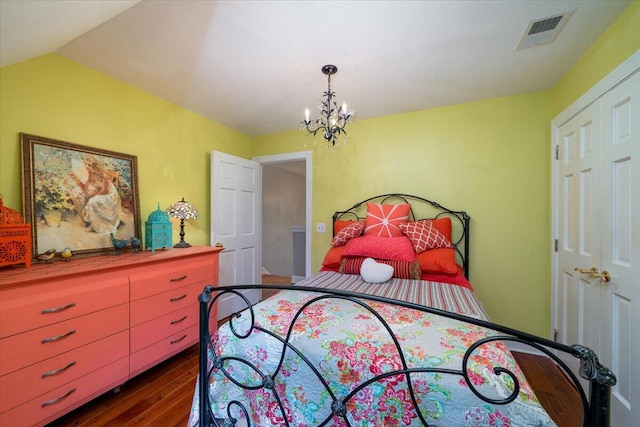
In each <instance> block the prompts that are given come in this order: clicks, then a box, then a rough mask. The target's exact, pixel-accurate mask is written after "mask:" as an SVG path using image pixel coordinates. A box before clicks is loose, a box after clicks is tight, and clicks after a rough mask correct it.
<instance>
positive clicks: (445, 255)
mask: <svg viewBox="0 0 640 427" xmlns="http://www.w3.org/2000/svg"><path fill="white" fill-rule="evenodd" d="M416 259H417V260H418V263H420V269H421V270H422V271H423V272H426V273H446V274H454V273H455V272H457V271H458V264H456V252H455V250H454V249H445V248H440V249H431V250H428V251H424V252H421V253H419V254H418V255H417V256H416Z"/></svg>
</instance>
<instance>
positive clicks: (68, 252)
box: [60, 248, 73, 261]
mask: <svg viewBox="0 0 640 427" xmlns="http://www.w3.org/2000/svg"><path fill="white" fill-rule="evenodd" d="M60 256H61V257H62V259H63V260H65V261H71V257H72V256H73V253H72V252H71V249H70V248H64V249H63V250H62V252H60Z"/></svg>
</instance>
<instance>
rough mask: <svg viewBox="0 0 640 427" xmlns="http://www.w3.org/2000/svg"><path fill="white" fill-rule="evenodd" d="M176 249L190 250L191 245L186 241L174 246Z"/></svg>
mask: <svg viewBox="0 0 640 427" xmlns="http://www.w3.org/2000/svg"><path fill="white" fill-rule="evenodd" d="M173 247H174V248H190V247H191V245H190V244H189V243H187V242H185V241H184V240H182V241H180V242H178V243H176V244H175V245H173Z"/></svg>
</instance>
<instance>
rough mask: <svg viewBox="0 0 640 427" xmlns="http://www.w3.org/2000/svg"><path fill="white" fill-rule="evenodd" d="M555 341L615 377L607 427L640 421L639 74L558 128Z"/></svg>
mask: <svg viewBox="0 0 640 427" xmlns="http://www.w3.org/2000/svg"><path fill="white" fill-rule="evenodd" d="M556 141H557V144H558V163H557V171H558V173H557V175H556V179H555V180H554V185H555V186H556V191H555V193H556V194H557V196H556V197H557V199H556V207H555V209H554V210H555V214H556V215H557V248H558V249H557V268H556V271H555V283H556V286H555V293H554V295H553V298H554V304H553V306H554V307H555V310H556V313H555V328H556V330H557V340H558V341H560V342H562V343H564V344H568V345H572V344H582V345H585V346H587V347H590V348H592V349H593V350H594V351H595V352H596V353H597V354H598V356H599V358H600V362H601V363H602V364H603V365H605V366H607V367H608V368H610V369H611V370H612V371H613V372H614V373H615V375H616V377H617V384H616V385H615V386H614V387H612V389H611V405H612V407H611V425H612V426H614V427H626V426H632V425H636V424H635V421H637V419H640V411H639V410H638V408H637V406H638V405H640V400H639V397H640V365H639V364H638V363H637V361H638V360H640V279H639V278H640V72H636V73H635V74H632V75H631V76H630V77H629V78H627V79H626V80H624V81H623V82H621V83H620V84H618V85H616V86H615V87H613V88H612V89H611V90H608V91H606V92H605V93H604V94H603V95H602V96H600V97H599V98H598V99H596V100H595V101H594V102H592V103H591V104H589V106H588V107H586V108H585V109H583V110H582V111H581V112H580V113H579V114H577V115H575V116H574V117H573V118H571V119H570V120H568V121H567V122H566V123H564V124H563V125H562V126H560V127H559V129H558V133H557V137H556Z"/></svg>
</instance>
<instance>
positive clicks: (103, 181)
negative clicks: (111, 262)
mask: <svg viewBox="0 0 640 427" xmlns="http://www.w3.org/2000/svg"><path fill="white" fill-rule="evenodd" d="M20 148H21V154H22V208H23V213H24V216H25V220H26V222H28V223H31V226H32V233H31V234H32V239H33V245H32V248H33V254H32V256H33V258H37V255H38V254H41V253H43V252H45V251H47V250H49V249H55V250H56V252H62V250H63V249H65V248H69V249H71V251H72V252H73V254H74V255H99V254H103V253H106V252H107V251H113V250H114V247H113V243H112V233H113V237H114V238H116V239H119V240H128V239H130V238H132V237H134V236H135V237H138V238H140V239H141V238H142V237H141V222H140V203H139V199H138V161H137V157H136V156H132V155H128V154H122V153H116V152H113V151H108V150H101V149H97V148H93V147H86V146H83V145H79V144H73V143H70V142H64V141H58V140H55V139H51V138H44V137H41V136H36V135H30V134H26V133H21V134H20Z"/></svg>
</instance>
